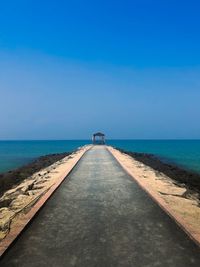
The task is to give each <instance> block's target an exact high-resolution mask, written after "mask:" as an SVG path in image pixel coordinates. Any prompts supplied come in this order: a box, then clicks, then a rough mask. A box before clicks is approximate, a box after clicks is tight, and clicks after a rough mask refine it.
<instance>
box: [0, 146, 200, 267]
mask: <svg viewBox="0 0 200 267" xmlns="http://www.w3.org/2000/svg"><path fill="white" fill-rule="evenodd" d="M0 266H1V267H5V266H9V267H12V266H20V267H24V266H27V267H32V266H34V267H36V266H37V267H43V266H45V267H46V266H48V267H51V266H52V267H63V266H65V267H68V266H69V267H70V266H80V267H107V266H108V267H118V266H120V267H126V266H130V267H132V266H137V267H140V266H141V267H146V266H151V267H153V266H162V267H165V266H167V267H169V266H170V267H175V266H176V267H179V266H180V267H184V266H185V267H186V266H187V267H190V266H200V249H199V248H198V247H197V246H196V245H195V244H194V243H193V242H192V241H191V240H190V239H189V238H188V237H187V236H186V234H185V233H184V232H183V231H182V230H181V229H179V227H178V226H177V225H176V224H175V223H174V222H173V221H172V220H171V219H170V218H169V217H168V216H167V215H166V214H165V213H164V212H163V211H162V210H161V209H160V208H159V207H158V206H157V205H156V204H155V203H154V202H153V201H152V200H151V199H150V198H149V197H148V196H147V195H146V193H145V192H143V191H142V190H141V189H140V188H139V187H138V185H137V184H136V183H135V182H134V181H133V180H132V178H131V177H129V176H128V175H127V174H126V173H125V172H124V171H123V169H122V168H121V167H120V166H119V165H118V163H117V162H116V160H115V159H114V158H113V156H112V155H110V153H109V152H108V151H107V150H106V148H105V147H100V146H99V147H98V146H97V147H94V148H93V149H91V150H90V151H88V152H87V153H86V154H85V156H84V157H83V158H82V160H81V161H80V162H79V163H78V165H77V166H76V167H75V169H74V170H73V172H72V173H71V174H70V176H69V177H68V178H67V179H66V180H65V181H64V182H63V184H62V185H61V186H60V188H59V189H58V190H57V191H56V192H55V193H54V195H53V196H52V197H51V199H50V200H49V201H48V202H47V203H46V205H45V206H44V207H43V208H42V210H41V211H40V212H39V214H38V215H37V217H36V218H35V219H34V220H33V221H32V223H31V224H30V225H29V226H28V227H27V229H26V230H25V231H24V233H23V234H22V235H21V236H20V237H19V238H18V240H17V241H16V242H15V244H14V245H13V246H12V247H11V249H9V251H8V252H7V253H6V254H5V256H4V257H3V258H2V260H1V261H0Z"/></svg>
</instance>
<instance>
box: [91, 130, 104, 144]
mask: <svg viewBox="0 0 200 267" xmlns="http://www.w3.org/2000/svg"><path fill="white" fill-rule="evenodd" d="M92 143H93V144H94V145H105V143H106V141H105V134H103V133H100V132H98V133H95V134H93V136H92Z"/></svg>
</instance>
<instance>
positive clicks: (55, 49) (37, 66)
mask: <svg viewBox="0 0 200 267" xmlns="http://www.w3.org/2000/svg"><path fill="white" fill-rule="evenodd" d="M75 2H76V3H74V2H73V1H72V2H69V3H68V2H63V1H48V2H46V1H44V2H41V1H38V0H36V1H31V2H29V3H28V2H26V1H22V0H20V1H17V2H16V1H11V2H10V1H9V3H7V2H5V3H2V5H1V10H0V33H1V35H0V127H1V131H0V140H8V139H14V140H16V139H21V140H26V139H30V140H33V139H89V138H90V137H91V134H92V133H94V132H96V131H102V132H104V133H105V134H106V136H107V138H109V139H179V138H180V139H199V138H200V124H199V117H200V108H199V100H200V75H199V74H200V64H199V62H200V53H199V45H200V37H199V34H198V31H199V27H200V20H199V13H198V10H199V9H198V4H197V3H196V4H197V6H196V4H195V5H193V4H190V5H189V6H188V5H187V3H185V2H184V1H183V2H181V5H180V3H178V2H177V4H176V3H174V1H171V0H169V1H167V4H166V3H164V2H163V1H154V3H152V1H151V3H150V2H149V1H147V0H144V1H125V2H123V3H122V2H121V1H120V2H118V1H114V2H113V1H108V2H107V1H101V5H99V4H97V3H95V2H94V1H86V2H85V1H84V4H83V2H82V1H75ZM161 2H162V3H161ZM192 2H193V1H192ZM169 18H170V20H169Z"/></svg>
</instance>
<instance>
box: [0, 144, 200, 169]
mask: <svg viewBox="0 0 200 267" xmlns="http://www.w3.org/2000/svg"><path fill="white" fill-rule="evenodd" d="M90 143H91V141H90V140H58V141H56V140H53V141H49V140H48V141H44V140H41V141H0V173H2V172H6V171H9V170H13V169H15V168H17V167H20V166H23V165H24V164H27V163H29V162H31V161H33V160H35V159H36V158H37V157H39V156H43V155H47V154H53V153H61V152H70V151H74V150H76V149H77V148H79V147H81V146H83V145H86V144H90ZM107 144H108V145H111V146H114V147H117V148H121V149H124V150H126V151H132V152H142V153H150V154H154V155H156V156H157V157H159V158H161V159H162V160H163V161H165V162H168V163H173V164H176V165H178V166H180V167H183V168H185V169H188V170H191V171H194V172H197V173H200V140H107Z"/></svg>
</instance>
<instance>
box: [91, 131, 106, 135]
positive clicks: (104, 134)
mask: <svg viewBox="0 0 200 267" xmlns="http://www.w3.org/2000/svg"><path fill="white" fill-rule="evenodd" d="M93 136H105V134H103V133H100V132H98V133H95V134H93Z"/></svg>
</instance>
